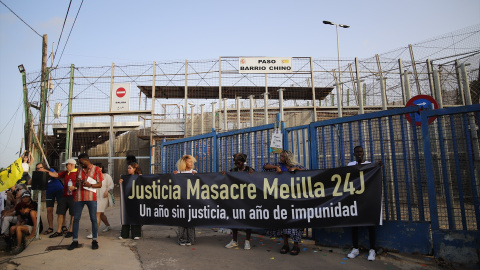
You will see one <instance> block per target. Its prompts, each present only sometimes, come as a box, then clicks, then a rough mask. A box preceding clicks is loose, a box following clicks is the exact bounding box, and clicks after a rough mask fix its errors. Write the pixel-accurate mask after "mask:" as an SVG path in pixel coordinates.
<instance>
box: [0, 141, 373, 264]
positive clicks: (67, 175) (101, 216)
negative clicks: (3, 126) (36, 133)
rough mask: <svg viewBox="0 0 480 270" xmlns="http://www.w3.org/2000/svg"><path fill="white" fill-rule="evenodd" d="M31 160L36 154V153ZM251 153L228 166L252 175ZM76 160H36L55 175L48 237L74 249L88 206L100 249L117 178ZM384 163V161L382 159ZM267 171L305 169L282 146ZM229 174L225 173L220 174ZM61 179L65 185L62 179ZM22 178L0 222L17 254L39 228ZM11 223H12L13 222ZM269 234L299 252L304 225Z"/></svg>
mask: <svg viewBox="0 0 480 270" xmlns="http://www.w3.org/2000/svg"><path fill="white" fill-rule="evenodd" d="M353 155H354V157H355V160H354V161H352V162H350V163H348V166H356V165H361V164H367V163H370V162H369V161H366V160H365V158H364V151H363V147H362V146H356V147H355V148H354V153H353ZM32 158H33V157H32ZM23 161H24V164H26V165H24V170H26V172H28V169H29V167H27V166H29V165H30V164H31V163H32V159H31V158H30V154H28V153H26V154H25V155H24V159H23ZM246 161H247V155H245V154H243V153H237V154H235V155H234V156H233V162H234V165H235V166H234V167H233V168H231V169H230V172H241V171H245V172H248V173H252V172H254V171H255V169H254V168H252V167H250V166H248V165H246ZM78 162H79V163H80V167H79V168H78V169H77V168H76V164H77V162H76V161H75V160H74V159H68V160H67V161H66V162H65V163H63V164H65V165H66V170H65V171H62V172H59V173H57V172H55V171H54V170H53V169H48V168H47V167H46V165H45V164H43V163H38V164H37V165H36V170H37V171H41V172H47V173H48V174H49V176H50V177H51V178H50V179H49V181H48V186H47V190H46V194H47V197H46V205H47V221H48V229H47V230H46V231H45V232H44V234H50V236H49V237H50V238H54V237H59V236H64V237H66V238H69V237H72V240H73V241H72V243H71V244H70V246H69V247H68V250H73V249H75V248H77V247H78V246H79V244H78V231H79V222H80V219H81V215H82V211H83V208H84V206H87V208H88V212H89V216H90V221H91V223H92V229H91V234H90V235H88V236H87V238H89V239H92V249H98V247H99V246H98V241H97V237H98V227H99V226H100V223H101V221H103V222H104V224H105V228H104V230H103V231H104V232H106V231H108V230H110V229H111V227H110V223H109V222H108V218H107V217H106V216H105V213H104V212H105V209H106V207H107V206H108V205H110V204H112V202H111V199H112V197H111V192H112V190H113V186H114V185H113V181H112V178H111V176H110V175H108V174H107V173H106V172H105V169H104V168H103V166H102V164H92V163H91V162H90V159H89V157H88V155H87V154H86V153H83V154H80V155H79V156H78ZM195 163H196V159H195V158H194V157H193V156H191V155H184V156H183V157H182V158H181V159H180V160H178V161H177V163H176V167H177V170H175V171H174V172H173V173H174V174H177V173H191V174H195V173H197V171H196V170H195ZM379 163H380V164H381V162H379ZM127 164H128V167H127V174H129V175H135V174H137V175H141V174H142V171H141V169H140V167H139V165H138V163H137V162H136V158H135V157H134V156H132V155H129V156H127ZM263 170H264V171H268V172H277V173H283V172H295V171H296V170H305V167H303V166H302V165H300V164H298V163H297V162H295V160H294V155H293V153H292V152H291V151H289V150H283V151H282V152H281V153H280V158H279V162H277V163H267V164H265V165H264V166H263ZM225 173H226V172H225V171H223V172H222V174H225ZM59 179H63V183H62V182H61V181H60V180H59ZM21 180H22V181H23V182H26V183H28V184H31V181H32V179H31V177H30V176H29V175H28V173H27V175H26V174H24V175H23V176H22V179H21ZM22 181H19V183H18V184H17V185H16V186H14V187H12V189H11V190H9V192H7V198H6V200H5V201H6V203H5V210H3V211H2V224H1V235H0V237H2V238H5V239H10V241H12V242H13V238H11V237H10V236H15V237H16V243H17V247H16V248H15V249H14V250H13V253H19V252H21V251H22V250H23V247H22V243H21V241H22V237H23V236H24V235H27V236H26V239H31V238H33V237H34V234H35V231H36V229H37V228H36V227H37V218H39V217H38V215H37V204H36V203H35V202H34V201H33V200H32V195H31V193H30V192H28V191H27V189H26V186H25V184H22ZM119 183H120V184H122V183H123V179H120V180H119ZM55 201H57V211H56V213H57V215H58V227H57V230H56V231H55V232H54V230H53V208H54V205H55ZM67 210H69V214H70V222H69V224H70V225H69V227H67V226H66V225H65V224H66V213H67ZM39 224H40V226H41V227H40V231H41V230H42V229H43V228H42V222H40V223H39ZM11 225H13V226H11ZM358 229H359V228H358V227H352V242H353V249H352V251H351V252H350V253H349V254H348V255H347V256H348V258H351V259H353V258H355V257H357V256H358V255H359V254H360V251H359V246H358ZM238 231H239V229H238V228H233V229H232V239H231V241H230V242H229V243H228V244H227V245H226V246H225V247H226V248H234V247H238ZM368 231H369V235H370V250H369V255H368V260H370V261H373V260H375V256H376V253H375V226H369V227H368ZM251 233H252V230H251V229H246V239H245V242H244V249H246V250H249V249H250V248H251V245H250V238H251ZM266 234H267V235H269V236H276V237H282V239H283V246H282V247H281V249H280V253H281V254H287V253H289V254H291V255H298V254H299V253H300V247H299V243H300V242H301V238H302V234H303V228H287V229H269V230H267V231H266ZM129 237H131V238H132V239H134V240H138V239H140V238H141V225H126V224H123V225H122V230H121V234H120V236H119V239H126V238H129ZM289 239H291V240H292V241H293V246H292V247H291V248H290V245H289ZM177 241H178V244H179V245H181V246H190V245H192V244H193V243H194V242H195V228H193V227H178V230H177Z"/></svg>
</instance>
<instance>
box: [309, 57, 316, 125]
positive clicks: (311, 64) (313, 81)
mask: <svg viewBox="0 0 480 270" xmlns="http://www.w3.org/2000/svg"><path fill="white" fill-rule="evenodd" d="M310 80H311V81H312V102H313V119H312V120H313V122H317V98H316V97H315V80H314V74H313V59H312V57H310Z"/></svg>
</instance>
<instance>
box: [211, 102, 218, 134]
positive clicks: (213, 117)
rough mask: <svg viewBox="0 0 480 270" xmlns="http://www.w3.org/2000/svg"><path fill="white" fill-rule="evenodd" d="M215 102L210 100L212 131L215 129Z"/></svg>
mask: <svg viewBox="0 0 480 270" xmlns="http://www.w3.org/2000/svg"><path fill="white" fill-rule="evenodd" d="M216 103H217V102H212V131H213V130H215V116H216V115H215V114H216V112H215V104H216Z"/></svg>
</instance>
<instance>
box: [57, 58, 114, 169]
mask: <svg viewBox="0 0 480 270" xmlns="http://www.w3.org/2000/svg"><path fill="white" fill-rule="evenodd" d="M74 72H75V65H74V64H72V65H71V66H70V87H69V92H68V112H67V133H66V134H65V135H66V137H67V138H66V141H65V147H66V149H65V155H66V156H67V159H69V158H71V157H72V149H71V148H70V141H71V140H73V137H70V129H71V128H72V120H71V117H70V113H72V102H73V80H74V78H75V76H74ZM109 169H110V168H109ZM108 172H111V171H110V170H109V171H108Z"/></svg>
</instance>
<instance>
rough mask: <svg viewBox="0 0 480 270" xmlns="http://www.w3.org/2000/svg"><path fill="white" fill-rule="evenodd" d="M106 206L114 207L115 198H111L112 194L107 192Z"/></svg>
mask: <svg viewBox="0 0 480 270" xmlns="http://www.w3.org/2000/svg"><path fill="white" fill-rule="evenodd" d="M108 205H109V206H114V205H115V196H113V192H108Z"/></svg>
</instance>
